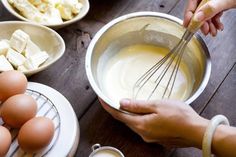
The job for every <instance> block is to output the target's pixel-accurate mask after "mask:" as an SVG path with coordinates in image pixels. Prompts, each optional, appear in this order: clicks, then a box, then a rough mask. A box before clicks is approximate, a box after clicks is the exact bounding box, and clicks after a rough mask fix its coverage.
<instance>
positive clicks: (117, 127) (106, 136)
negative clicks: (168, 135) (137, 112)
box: [76, 101, 168, 157]
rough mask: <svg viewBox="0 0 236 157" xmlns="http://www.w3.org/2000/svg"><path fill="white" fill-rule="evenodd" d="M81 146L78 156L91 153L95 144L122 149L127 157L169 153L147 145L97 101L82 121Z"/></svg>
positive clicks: (150, 156)
mask: <svg viewBox="0 0 236 157" xmlns="http://www.w3.org/2000/svg"><path fill="white" fill-rule="evenodd" d="M79 122H80V131H81V132H80V133H81V135H80V144H79V148H78V151H77V154H76V156H78V157H85V156H89V154H90V153H91V149H90V148H91V146H92V145H93V144H95V143H100V144H101V145H109V146H113V147H116V148H118V149H120V150H121V151H122V152H123V153H124V155H125V156H127V157H143V156H148V157H154V156H158V157H164V156H167V154H168V151H167V150H165V149H164V148H163V147H161V146H159V145H157V144H147V143H145V142H144V141H143V140H142V139H141V138H140V137H139V136H138V135H137V134H135V133H134V132H133V131H131V130H130V129H129V128H128V127H127V126H125V125H124V124H123V123H120V122H118V121H116V120H114V119H113V118H112V117H111V116H110V115H109V114H108V113H107V112H106V111H105V110H104V109H103V108H102V107H101V105H100V104H99V102H98V101H96V102H95V103H94V104H93V105H92V107H91V108H90V109H89V110H88V112H87V113H86V114H85V115H84V116H83V117H82V118H81V119H80V121H79Z"/></svg>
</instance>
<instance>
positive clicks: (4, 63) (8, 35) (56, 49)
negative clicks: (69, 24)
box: [0, 21, 65, 76]
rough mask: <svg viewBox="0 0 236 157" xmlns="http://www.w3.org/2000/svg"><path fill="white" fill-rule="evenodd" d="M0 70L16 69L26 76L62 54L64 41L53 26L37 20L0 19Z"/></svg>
mask: <svg viewBox="0 0 236 157" xmlns="http://www.w3.org/2000/svg"><path fill="white" fill-rule="evenodd" d="M0 30H4V31H1V32H0V72H2V71H8V70H13V69H15V70H19V71H22V72H23V73H24V74H25V75H27V76H30V75H33V74H35V73H37V72H40V71H42V70H44V69H46V68H47V67H49V66H50V65H52V64H53V63H55V62H56V61H57V60H58V59H60V58H61V57H62V55H63V54H64V52H65V42H64V40H63V39H62V37H61V36H60V35H59V34H58V33H57V32H55V31H54V30H52V29H50V28H47V27H45V26H41V25H38V24H33V23H28V22H20V21H8V22H0Z"/></svg>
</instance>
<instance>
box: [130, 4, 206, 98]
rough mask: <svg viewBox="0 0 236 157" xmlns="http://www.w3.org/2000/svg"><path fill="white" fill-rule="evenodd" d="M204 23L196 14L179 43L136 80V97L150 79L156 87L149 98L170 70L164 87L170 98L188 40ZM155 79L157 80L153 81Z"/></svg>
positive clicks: (134, 89)
mask: <svg viewBox="0 0 236 157" xmlns="http://www.w3.org/2000/svg"><path fill="white" fill-rule="evenodd" d="M207 1H208V0H202V1H201V3H200V4H199V5H198V7H197V9H198V8H199V7H201V6H202V5H204V4H205V3H206V2H207ZM197 9H196V10H197ZM202 24H203V23H202V22H199V21H197V19H196V18H195V14H194V15H193V17H192V19H191V20H190V23H189V25H188V27H187V29H186V31H185V33H184V34H183V36H182V38H181V40H180V41H179V42H178V44H177V45H176V46H175V47H174V48H173V49H172V50H171V51H170V52H169V53H168V54H167V55H166V56H165V57H163V58H162V59H161V60H159V61H158V62H157V63H156V64H155V65H153V66H152V67H151V68H150V69H149V70H148V71H146V72H145V73H144V74H143V75H142V76H141V77H140V78H139V79H138V80H137V81H136V82H135V84H134V86H133V98H134V99H137V97H138V96H139V94H140V92H141V91H142V89H143V88H145V86H147V84H148V82H149V81H152V83H154V87H153V89H152V90H151V91H150V94H149V96H148V98H147V100H149V99H150V98H151V97H152V96H153V94H154V93H155V91H156V90H157V89H158V87H159V86H160V83H161V82H162V81H163V78H164V77H165V78H166V73H167V72H168V71H170V72H168V73H169V74H168V75H170V76H169V78H167V83H166V87H164V92H163V95H162V98H169V97H170V96H171V93H172V90H173V87H174V84H175V80H176V76H177V73H178V71H179V66H180V63H181V60H182V57H183V53H184V50H185V48H186V46H187V44H188V42H189V41H190V40H191V38H192V37H193V35H194V34H195V32H196V31H197V30H198V29H199V28H200V26H201V25H202ZM170 67H173V68H170ZM153 79H154V80H155V81H153ZM148 92H149V91H148Z"/></svg>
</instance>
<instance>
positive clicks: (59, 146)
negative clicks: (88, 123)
mask: <svg viewBox="0 0 236 157" xmlns="http://www.w3.org/2000/svg"><path fill="white" fill-rule="evenodd" d="M26 94H27V95H31V96H32V97H33V98H34V99H35V100H36V102H37V106H38V110H37V115H36V117H47V118H49V119H51V120H52V121H53V123H54V129H55V130H54V131H55V132H54V135H53V138H52V140H51V142H50V144H49V145H48V146H47V147H46V148H44V149H43V150H41V151H40V152H37V153H36V154H29V153H25V152H24V151H23V150H22V149H21V148H20V147H19V145H18V141H17V134H18V130H15V129H10V132H11V135H12V143H11V146H10V149H9V151H8V153H7V155H6V157H19V156H35V157H41V156H47V157H55V156H57V157H65V156H73V155H74V154H75V152H76V149H77V147H78V143H79V134H80V132H79V123H78V120H77V117H76V115H75V112H74V110H73V108H72V106H71V104H70V103H69V102H68V100H67V99H66V98H65V97H64V96H63V95H62V94H60V93H59V92H58V91H56V90H54V89H52V88H51V87H48V86H46V85H42V84H39V83H33V82H29V83H28V87H27V90H26ZM0 125H4V123H3V121H2V120H1V118H0ZM39 138H40V137H39ZM32 140H34V139H32Z"/></svg>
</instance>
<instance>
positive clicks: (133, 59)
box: [86, 12, 211, 110]
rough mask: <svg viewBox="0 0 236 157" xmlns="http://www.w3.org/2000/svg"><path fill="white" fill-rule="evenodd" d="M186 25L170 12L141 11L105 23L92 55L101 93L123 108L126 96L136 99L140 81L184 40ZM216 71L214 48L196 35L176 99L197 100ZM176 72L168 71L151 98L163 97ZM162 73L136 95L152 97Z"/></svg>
mask: <svg viewBox="0 0 236 157" xmlns="http://www.w3.org/2000/svg"><path fill="white" fill-rule="evenodd" d="M181 23H182V21H181V20H180V19H178V18H176V17H173V16H170V15H167V14H162V13H154V12H138V13H132V14H128V15H124V16H122V17H119V18H117V19H115V20H113V21H111V22H110V23H108V24H107V25H105V26H104V27H103V28H102V29H101V30H100V31H99V32H98V33H97V34H96V35H95V37H94V39H93V40H92V42H91V43H90V46H89V48H88V51H87V55H86V72H87V76H88V79H89V81H90V84H91V85H92V87H93V89H94V90H95V92H96V93H97V95H98V96H99V97H101V99H103V100H104V101H105V102H106V103H107V104H108V105H110V106H111V107H113V108H115V109H118V110H119V107H120V105H119V100H120V99H122V98H134V85H135V82H136V81H137V80H138V79H139V78H140V77H141V76H142V75H143V74H144V73H145V72H146V71H148V70H149V69H150V68H151V67H152V66H153V65H154V64H155V63H157V62H158V61H159V60H160V59H161V58H163V57H164V56H165V55H166V54H167V53H168V52H169V51H170V50H171V49H173V48H174V46H175V45H176V44H177V43H178V41H179V40H180V39H181V37H182V35H183V33H184V31H185V29H184V28H183V27H182V25H181ZM174 65H175V64H173V66H170V69H173V68H174ZM210 70H211V63H210V56H209V52H208V49H207V47H206V46H205V44H204V42H203V41H202V40H201V38H200V37H199V36H198V35H197V36H194V37H193V39H192V40H191V41H190V42H189V44H188V45H187V47H186V49H185V52H184V55H183V58H182V62H181V64H180V66H179V70H178V74H177V77H176V81H175V84H174V87H173V90H172V92H171V96H170V98H171V99H177V100H182V101H185V102H186V103H187V104H190V103H191V102H193V101H194V100H195V99H196V98H197V97H198V96H199V95H200V94H201V93H202V91H203V89H204V88H205V87H206V85H207V82H208V80H209V76H210ZM170 75H171V70H168V71H167V73H166V76H165V77H164V78H163V81H162V82H161V83H160V86H159V87H158V89H157V90H156V91H155V92H154V93H153V95H152V97H151V98H150V99H152V100H155V99H162V95H163V93H164V91H165V87H166V85H167V84H166V83H167V82H168V80H169V78H170ZM156 77H157V76H156ZM156 77H153V78H151V80H150V81H149V82H148V83H147V85H145V87H144V88H142V90H141V91H140V93H139V94H138V95H137V96H136V97H135V98H136V99H141V100H147V98H148V96H149V95H150V91H151V90H152V89H153V88H154V86H155V83H154V81H155V78H156ZM152 79H154V80H152ZM170 90H171V89H170V88H168V89H167V91H170Z"/></svg>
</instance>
